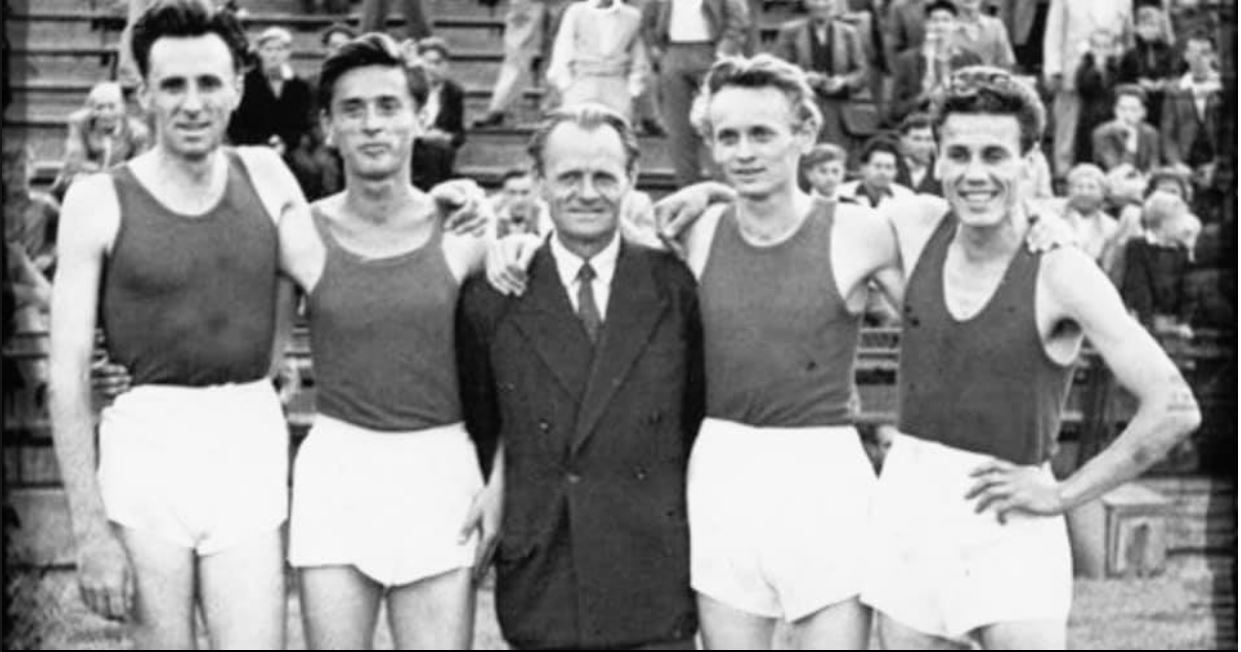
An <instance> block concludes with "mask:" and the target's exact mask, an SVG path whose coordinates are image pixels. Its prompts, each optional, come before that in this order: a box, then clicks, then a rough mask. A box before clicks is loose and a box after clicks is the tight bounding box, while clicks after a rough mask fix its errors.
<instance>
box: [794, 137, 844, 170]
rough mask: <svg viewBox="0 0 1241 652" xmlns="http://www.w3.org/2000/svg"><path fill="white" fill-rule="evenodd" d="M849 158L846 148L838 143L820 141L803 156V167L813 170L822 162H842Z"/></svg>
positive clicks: (803, 168)
mask: <svg viewBox="0 0 1241 652" xmlns="http://www.w3.org/2000/svg"><path fill="white" fill-rule="evenodd" d="M848 159H849V153H848V152H846V151H845V148H843V147H841V146H840V145H837V144H836V143H819V144H818V145H815V146H814V147H813V148H811V150H810V151H809V152H807V153H806V155H805V156H802V157H801V169H802V170H812V169H814V167H815V166H817V165H819V164H820V163H827V162H829V161H840V162H841V163H842V164H843V163H846V162H847V161H848Z"/></svg>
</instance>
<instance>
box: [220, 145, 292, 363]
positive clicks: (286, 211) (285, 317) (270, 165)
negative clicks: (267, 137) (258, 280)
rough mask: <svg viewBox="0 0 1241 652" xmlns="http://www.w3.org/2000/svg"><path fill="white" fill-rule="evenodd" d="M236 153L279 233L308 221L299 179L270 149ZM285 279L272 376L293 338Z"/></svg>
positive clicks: (241, 149) (281, 284) (278, 308)
mask: <svg viewBox="0 0 1241 652" xmlns="http://www.w3.org/2000/svg"><path fill="white" fill-rule="evenodd" d="M237 153H238V154H239V155H240V156H241V160H242V161H244V162H245V165H246V169H247V170H249V172H250V179H251V180H252V181H253V182H254V188H255V190H257V191H258V195H259V200H260V201H262V202H263V207H264V208H266V209H267V214H268V215H269V216H271V218H272V219H273V220H275V224H276V227H277V230H279V229H280V227H281V225H282V224H283V223H284V221H285V220H286V219H294V220H297V219H303V218H304V219H307V220H308V219H309V215H310V209H309V207H308V206H307V204H306V196H305V195H303V194H302V187H301V186H300V185H298V183H297V178H296V177H294V176H293V173H292V172H290V171H289V168H288V167H286V166H285V164H284V161H283V160H281V159H280V156H279V155H278V154H276V152H275V151H274V150H273V149H271V148H270V147H238V148H237ZM283 262H284V255H283V254H281V259H280V263H281V267H280V269H281V271H282V272H284V275H283V276H282V277H281V278H280V280H279V282H278V285H277V296H276V300H277V303H276V334H275V340H274V341H273V345H272V373H276V372H277V371H278V370H279V369H280V368H281V366H282V363H283V360H284V352H285V349H286V347H287V346H288V344H289V340H290V339H291V338H292V335H293V316H294V315H295V314H296V311H297V293H296V292H294V290H293V285H292V281H293V280H296V279H292V277H291V275H289V272H288V270H286V269H284V266H283Z"/></svg>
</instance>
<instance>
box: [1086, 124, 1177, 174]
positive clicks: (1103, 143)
mask: <svg viewBox="0 0 1241 652" xmlns="http://www.w3.org/2000/svg"><path fill="white" fill-rule="evenodd" d="M1125 135H1126V131H1125V127H1124V126H1123V125H1121V124H1120V122H1119V121H1117V120H1112V121H1110V122H1105V123H1103V124H1101V125H1099V126H1098V128H1096V129H1095V130H1094V133H1093V134H1092V135H1091V141H1092V142H1093V143H1094V157H1093V158H1094V162H1095V163H1096V164H1097V165H1098V166H1099V167H1101V168H1103V169H1104V171H1107V170H1111V169H1112V168H1114V167H1116V166H1118V165H1120V164H1121V163H1126V162H1130V163H1133V166H1134V167H1136V168H1137V169H1139V170H1141V171H1142V172H1150V171H1151V170H1152V169H1154V168H1156V167H1158V166H1159V165H1160V163H1162V161H1163V155H1162V153H1161V152H1160V146H1159V132H1158V131H1156V130H1155V128H1154V127H1152V126H1150V125H1148V124H1146V123H1145V122H1143V123H1142V124H1141V125H1139V126H1138V151H1137V155H1136V157H1135V159H1134V160H1133V161H1126V160H1125Z"/></svg>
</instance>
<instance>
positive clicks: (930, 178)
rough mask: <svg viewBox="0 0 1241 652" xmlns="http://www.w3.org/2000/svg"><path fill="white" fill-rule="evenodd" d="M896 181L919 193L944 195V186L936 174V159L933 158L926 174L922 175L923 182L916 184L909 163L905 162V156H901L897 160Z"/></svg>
mask: <svg viewBox="0 0 1241 652" xmlns="http://www.w3.org/2000/svg"><path fill="white" fill-rule="evenodd" d="M896 182H897V183H899V184H901V185H902V186H905V187H906V188H909V189H910V190H912V191H914V192H916V193H918V194H922V195H935V196H936V197H943V196H944V186H943V184H941V183H940V181H939V178H938V177H936V176H935V159H931V165H930V166H928V167H927V170H926V174H924V175H922V183H919V184H918V185H916V186H915V185H914V183H913V176H912V175H911V174H910V172H909V164H908V163H906V162H905V157H904V156H902V157H900V158H899V159H897V161H896Z"/></svg>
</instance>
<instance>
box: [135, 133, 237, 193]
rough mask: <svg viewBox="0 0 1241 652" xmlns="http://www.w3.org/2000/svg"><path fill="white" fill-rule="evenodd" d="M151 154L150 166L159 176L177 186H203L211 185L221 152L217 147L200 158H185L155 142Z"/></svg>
mask: <svg viewBox="0 0 1241 652" xmlns="http://www.w3.org/2000/svg"><path fill="white" fill-rule="evenodd" d="M151 156H152V158H153V159H154V161H153V162H154V165H152V166H151V168H152V169H153V170H155V171H156V172H157V173H158V174H159V176H161V177H163V178H165V179H168V180H170V181H172V182H174V183H176V184H177V185H179V186H189V187H198V188H203V187H209V186H211V182H212V181H213V180H214V177H213V175H214V173H215V172H216V170H217V169H219V168H218V166H219V163H220V161H221V157H222V156H223V152H222V150H221V149H220V148H218V147H217V148H215V149H213V150H211V152H210V153H208V154H207V155H206V156H203V157H202V158H187V157H185V156H180V155H178V154H175V153H173V152H170V151H169V150H168V148H167V147H165V146H163V145H162V144H160V143H157V144H156V146H155V147H154V148H152V149H151Z"/></svg>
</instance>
